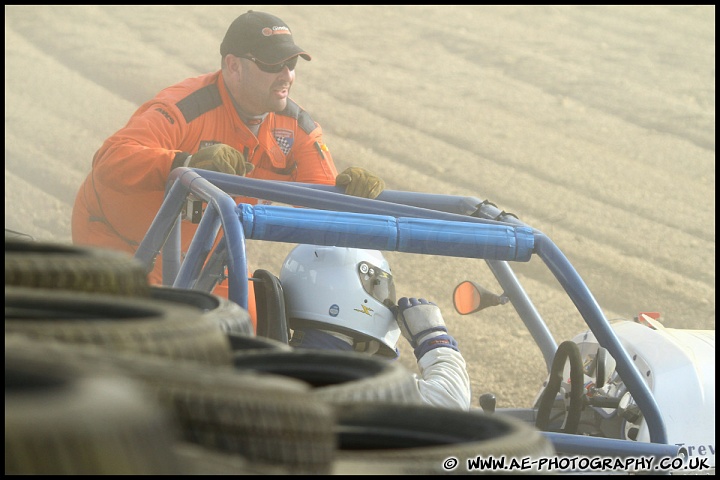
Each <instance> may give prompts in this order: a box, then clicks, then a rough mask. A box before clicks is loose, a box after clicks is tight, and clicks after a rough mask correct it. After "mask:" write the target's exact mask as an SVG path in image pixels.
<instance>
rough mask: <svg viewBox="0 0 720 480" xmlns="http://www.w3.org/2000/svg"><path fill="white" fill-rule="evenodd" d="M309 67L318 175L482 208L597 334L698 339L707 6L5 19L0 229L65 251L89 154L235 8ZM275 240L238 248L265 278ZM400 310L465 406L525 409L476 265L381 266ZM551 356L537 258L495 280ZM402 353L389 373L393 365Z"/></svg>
mask: <svg viewBox="0 0 720 480" xmlns="http://www.w3.org/2000/svg"><path fill="white" fill-rule="evenodd" d="M249 8H253V9H255V10H261V11H267V12H270V13H273V14H276V15H278V16H280V17H281V18H282V19H283V20H285V21H286V22H287V23H288V24H289V25H290V27H291V28H292V29H293V32H294V36H295V39H296V42H297V43H298V44H299V45H301V46H302V47H303V48H304V49H306V50H307V51H308V52H310V53H311V54H312V55H313V60H312V61H311V62H309V63H307V62H300V65H299V66H298V68H297V78H296V82H295V85H294V87H293V91H292V94H291V96H292V97H293V98H294V100H295V101H296V102H298V103H299V104H300V105H302V106H303V107H304V108H305V109H306V110H308V111H309V112H310V113H311V115H312V116H313V118H314V119H315V120H316V121H318V122H319V123H321V125H322V126H323V128H324V131H325V140H326V142H327V144H328V146H329V147H330V150H331V152H332V153H333V156H334V158H335V161H336V164H337V166H338V169H340V170H341V169H344V168H345V167H347V166H350V165H355V164H357V165H363V166H365V167H366V168H368V169H370V170H373V171H376V172H378V173H381V174H382V176H383V177H384V179H385V181H386V183H387V188H388V189H391V190H408V191H419V192H429V193H442V194H452V195H458V196H468V197H473V198H478V199H481V200H485V199H487V200H489V201H491V202H493V203H495V204H496V205H497V206H498V207H499V208H501V209H503V210H505V211H507V212H512V213H514V214H516V215H517V216H518V217H519V218H520V219H521V220H523V221H524V222H525V223H527V224H529V225H531V226H532V227H534V228H536V229H537V230H539V231H541V232H543V233H545V234H546V235H547V236H548V237H549V238H550V239H551V240H552V241H553V242H554V243H555V244H556V245H557V246H558V247H559V248H560V249H561V250H562V251H563V253H564V254H565V255H566V256H567V257H568V259H569V260H570V261H571V262H572V264H573V265H574V266H575V267H576V269H577V271H578V272H579V274H580V276H581V277H582V278H583V279H584V281H585V282H586V283H587V285H588V286H589V287H590V289H591V291H592V292H593V295H594V296H595V299H596V300H597V302H598V304H599V305H600V307H601V308H602V310H603V312H604V313H605V314H606V316H607V317H608V318H609V319H619V318H626V319H628V318H632V317H633V316H635V315H636V314H637V312H640V311H658V312H661V313H662V319H663V320H664V321H665V324H666V325H667V326H670V327H677V328H696V329H713V330H714V329H715V7H714V6H637V7H623V6H537V7H528V6H491V7H489V6H468V7H465V6H445V5H430V6H424V5H419V6H407V7H404V6H391V7H380V6H353V5H342V6H327V7H321V6H260V5H256V6H213V7H210V6H72V7H69V6H5V227H6V228H11V229H14V230H19V231H22V232H25V233H28V234H31V235H33V236H34V237H35V238H36V239H42V240H51V241H58V242H70V216H71V211H72V205H73V201H74V198H75V194H76V192H77V189H78V187H79V185H80V183H81V181H82V180H83V179H84V177H85V175H86V174H87V173H88V171H89V169H90V164H91V159H92V156H93V153H94V152H95V150H96V149H97V148H98V147H99V146H100V145H101V143H102V142H103V140H104V139H105V138H106V137H107V136H109V135H110V134H112V133H113V132H114V131H116V130H117V129H118V128H120V127H121V126H123V125H124V123H125V121H126V120H127V119H128V118H129V116H130V115H131V114H132V113H133V111H134V110H135V109H136V108H137V107H138V106H139V105H140V104H141V103H142V102H144V101H145V100H147V99H149V98H151V97H152V96H153V95H154V94H155V93H156V92H158V91H159V90H160V89H162V88H164V87H165V86H168V85H171V84H173V83H175V82H177V81H179V80H182V79H184V78H187V77H190V76H195V75H199V74H202V73H205V72H210V71H214V70H216V69H218V68H219V65H220V55H219V45H220V41H221V39H222V37H223V35H224V34H225V30H226V29H227V26H228V25H229V24H230V22H231V21H232V20H233V19H234V18H235V17H237V16H238V15H239V14H241V13H243V12H245V11H246V10H247V9H249ZM291 247H292V245H288V244H270V243H263V244H261V245H260V244H256V243H253V241H251V242H250V245H249V246H248V251H249V253H250V261H251V262H252V263H253V265H255V266H257V268H266V269H269V270H271V271H274V272H276V273H277V272H279V269H280V264H281V262H282V259H283V258H284V255H285V253H287V251H289V249H290V248H291ZM388 258H389V259H390V261H391V264H392V266H393V272H394V274H395V278H396V283H397V290H398V294H399V296H417V297H421V296H424V297H426V298H428V299H431V300H434V301H435V302H437V303H438V304H439V305H440V306H441V307H442V308H443V311H444V312H445V316H446V320H447V323H448V326H449V328H450V331H451V333H453V334H454V335H455V337H456V338H457V339H458V341H459V343H460V347H461V350H462V352H463V354H464V355H465V357H466V360H467V362H468V370H469V373H470V376H471V379H472V386H473V395H474V396H477V395H479V394H481V393H484V392H494V393H495V394H496V396H497V400H498V406H499V407H516V406H527V405H528V404H529V402H531V400H532V398H533V397H534V395H535V394H536V393H537V391H538V389H539V387H540V385H541V383H542V381H543V379H544V376H545V365H544V362H543V359H542V356H541V355H540V352H539V350H538V349H537V348H536V347H535V345H534V343H533V342H532V338H531V336H530V335H529V333H528V332H527V330H526V329H525V327H524V325H523V323H522V322H521V321H520V319H519V318H518V316H517V314H516V313H515V312H514V310H513V309H512V307H511V306H509V305H506V306H503V307H496V308H492V309H488V310H484V311H482V312H480V313H478V314H475V315H471V316H467V317H461V316H459V315H458V314H456V313H455V311H454V309H453V307H452V303H451V293H452V291H453V287H454V286H455V285H456V284H457V283H458V282H460V281H462V280H465V279H472V280H474V281H476V282H479V283H482V284H483V285H485V286H486V287H487V288H489V289H491V290H493V291H495V292H496V293H501V292H500V291H499V286H498V285H497V283H496V282H495V280H494V278H493V276H492V274H491V273H490V271H489V269H488V268H487V266H486V264H485V262H483V261H482V260H477V261H474V260H471V261H468V260H466V259H458V258H454V257H428V256H425V255H418V254H405V253H397V252H388ZM515 267H516V268H515V271H516V274H517V275H518V278H520V280H521V281H522V282H523V285H524V286H525V288H526V290H527V291H528V293H529V294H530V295H531V297H532V298H533V301H534V303H535V306H536V308H537V310H538V311H539V312H540V313H541V314H542V315H543V317H544V318H545V320H546V321H547V323H548V325H549V327H550V329H551V331H552V332H553V334H554V335H555V339H556V341H557V342H558V343H560V342H561V341H562V340H565V339H568V338H571V337H572V336H573V335H574V334H576V333H579V332H580V331H582V330H584V329H585V327H584V323H583V321H582V318H581V317H580V315H579V313H578V312H577V310H576V309H575V307H574V306H573V305H572V303H571V302H570V301H569V300H568V299H567V296H566V295H565V294H564V292H563V291H562V290H561V288H560V287H559V284H558V282H557V281H556V280H555V279H554V278H553V277H552V276H550V275H549V274H548V273H547V270H546V269H544V266H543V265H542V262H540V261H539V260H537V259H533V260H532V261H531V262H529V263H527V264H519V265H515ZM412 360H413V359H412V354H411V352H410V351H409V349H408V348H407V346H406V345H404V344H403V360H402V361H403V362H405V363H406V364H407V365H408V366H410V367H412V366H413V362H412Z"/></svg>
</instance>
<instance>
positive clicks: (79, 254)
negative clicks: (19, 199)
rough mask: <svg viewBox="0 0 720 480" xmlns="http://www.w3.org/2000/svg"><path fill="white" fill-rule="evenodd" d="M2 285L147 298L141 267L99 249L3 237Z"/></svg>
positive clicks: (128, 257) (121, 255)
mask: <svg viewBox="0 0 720 480" xmlns="http://www.w3.org/2000/svg"><path fill="white" fill-rule="evenodd" d="M5 285H6V286H7V285H13V286H19V287H32V288H46V289H58V290H74V291H79V292H95V293H105V294H112V295H129V296H140V297H147V296H148V295H149V284H148V280H147V273H146V272H145V269H144V268H143V265H142V263H140V262H139V261H138V260H137V259H135V258H134V257H132V256H131V255H129V254H127V253H125V252H120V251H115V250H109V249H103V248H95V247H80V246H76V245H64V244H55V243H49V242H31V241H25V240H19V239H17V238H7V234H6V237H5Z"/></svg>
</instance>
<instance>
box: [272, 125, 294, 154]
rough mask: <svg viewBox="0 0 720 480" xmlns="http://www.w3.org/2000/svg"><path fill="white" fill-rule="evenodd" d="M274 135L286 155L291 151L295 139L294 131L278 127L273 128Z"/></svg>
mask: <svg viewBox="0 0 720 480" xmlns="http://www.w3.org/2000/svg"><path fill="white" fill-rule="evenodd" d="M273 136H274V137H275V141H276V142H277V144H278V146H279V147H280V150H282V152H283V153H284V154H285V155H287V154H288V153H290V149H291V148H292V146H293V142H294V141H295V136H294V134H293V131H292V130H285V129H284V128H276V129H275V130H273Z"/></svg>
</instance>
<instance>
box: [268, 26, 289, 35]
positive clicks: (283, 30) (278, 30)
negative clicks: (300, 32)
mask: <svg viewBox="0 0 720 480" xmlns="http://www.w3.org/2000/svg"><path fill="white" fill-rule="evenodd" d="M262 34H263V35H264V36H266V37H269V36H271V35H290V29H289V28H287V27H272V28H270V27H265V28H263V29H262Z"/></svg>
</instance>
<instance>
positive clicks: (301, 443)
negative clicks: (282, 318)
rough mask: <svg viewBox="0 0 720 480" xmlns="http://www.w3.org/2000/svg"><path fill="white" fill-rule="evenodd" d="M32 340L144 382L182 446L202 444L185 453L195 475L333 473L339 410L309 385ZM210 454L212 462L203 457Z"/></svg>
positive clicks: (54, 353) (38, 351)
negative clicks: (317, 397)
mask: <svg viewBox="0 0 720 480" xmlns="http://www.w3.org/2000/svg"><path fill="white" fill-rule="evenodd" d="M25 343H26V345H27V346H26V348H27V349H28V350H30V349H32V350H33V351H34V354H35V355H42V356H44V357H45V358H48V359H56V360H57V361H58V362H63V363H68V362H75V363H76V364H78V365H81V364H82V365H93V366H94V368H96V369H98V371H103V372H120V373H122V374H123V375H125V376H127V377H129V378H132V379H133V380H136V381H140V382H141V383H142V384H143V385H144V387H145V389H146V391H147V392H148V394H150V396H152V397H154V399H156V400H157V401H158V402H159V403H160V405H162V406H163V407H164V408H165V409H166V411H167V412H170V413H171V414H172V416H173V417H174V418H175V420H176V422H177V424H178V425H179V427H180V428H179V429H180V432H181V439H182V441H183V442H185V443H187V444H191V445H197V446H199V447H202V448H196V449H191V451H190V452H188V448H181V449H179V450H178V452H183V453H184V455H182V457H183V458H184V461H186V462H191V464H190V465H186V467H187V469H188V470H189V471H190V472H192V473H208V474H210V473H222V472H218V471H217V470H218V469H223V468H230V467H231V466H232V465H236V466H240V465H244V466H245V468H246V469H247V470H250V471H253V472H257V471H265V470H273V469H275V470H278V469H281V470H284V471H287V472H289V473H293V474H327V473H329V472H330V470H331V468H332V462H333V461H334V455H335V444H336V442H335V433H334V430H333V427H334V413H333V411H332V408H331V407H330V406H329V405H327V404H325V403H322V402H317V401H313V399H312V398H311V397H310V395H309V387H308V386H307V385H306V384H305V383H303V382H300V381H298V380H294V379H291V378H287V377H282V376H277V375H270V374H258V373H255V372H238V371H236V370H235V369H234V368H232V367H230V366H209V365H203V364H199V363H197V362H190V361H183V360H172V359H168V358H163V357H154V356H143V355H140V356H138V355H136V354H133V353H130V352H116V351H108V350H106V349H102V348H100V347H98V346H96V345H76V346H71V345H68V344H65V343H60V342H56V341H41V340H30V339H25ZM6 348H7V341H6ZM204 451H208V456H209V457H211V458H202V457H203V454H202V452H204ZM212 458H216V459H222V461H223V464H224V465H225V466H222V465H218V466H217V468H212V469H210V468H209V466H208V463H207V462H210V461H212V460H211V459H212ZM204 469H207V470H206V471H203V470H204ZM185 473H189V472H185ZM225 473H229V472H225ZM235 473H240V472H235Z"/></svg>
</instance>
